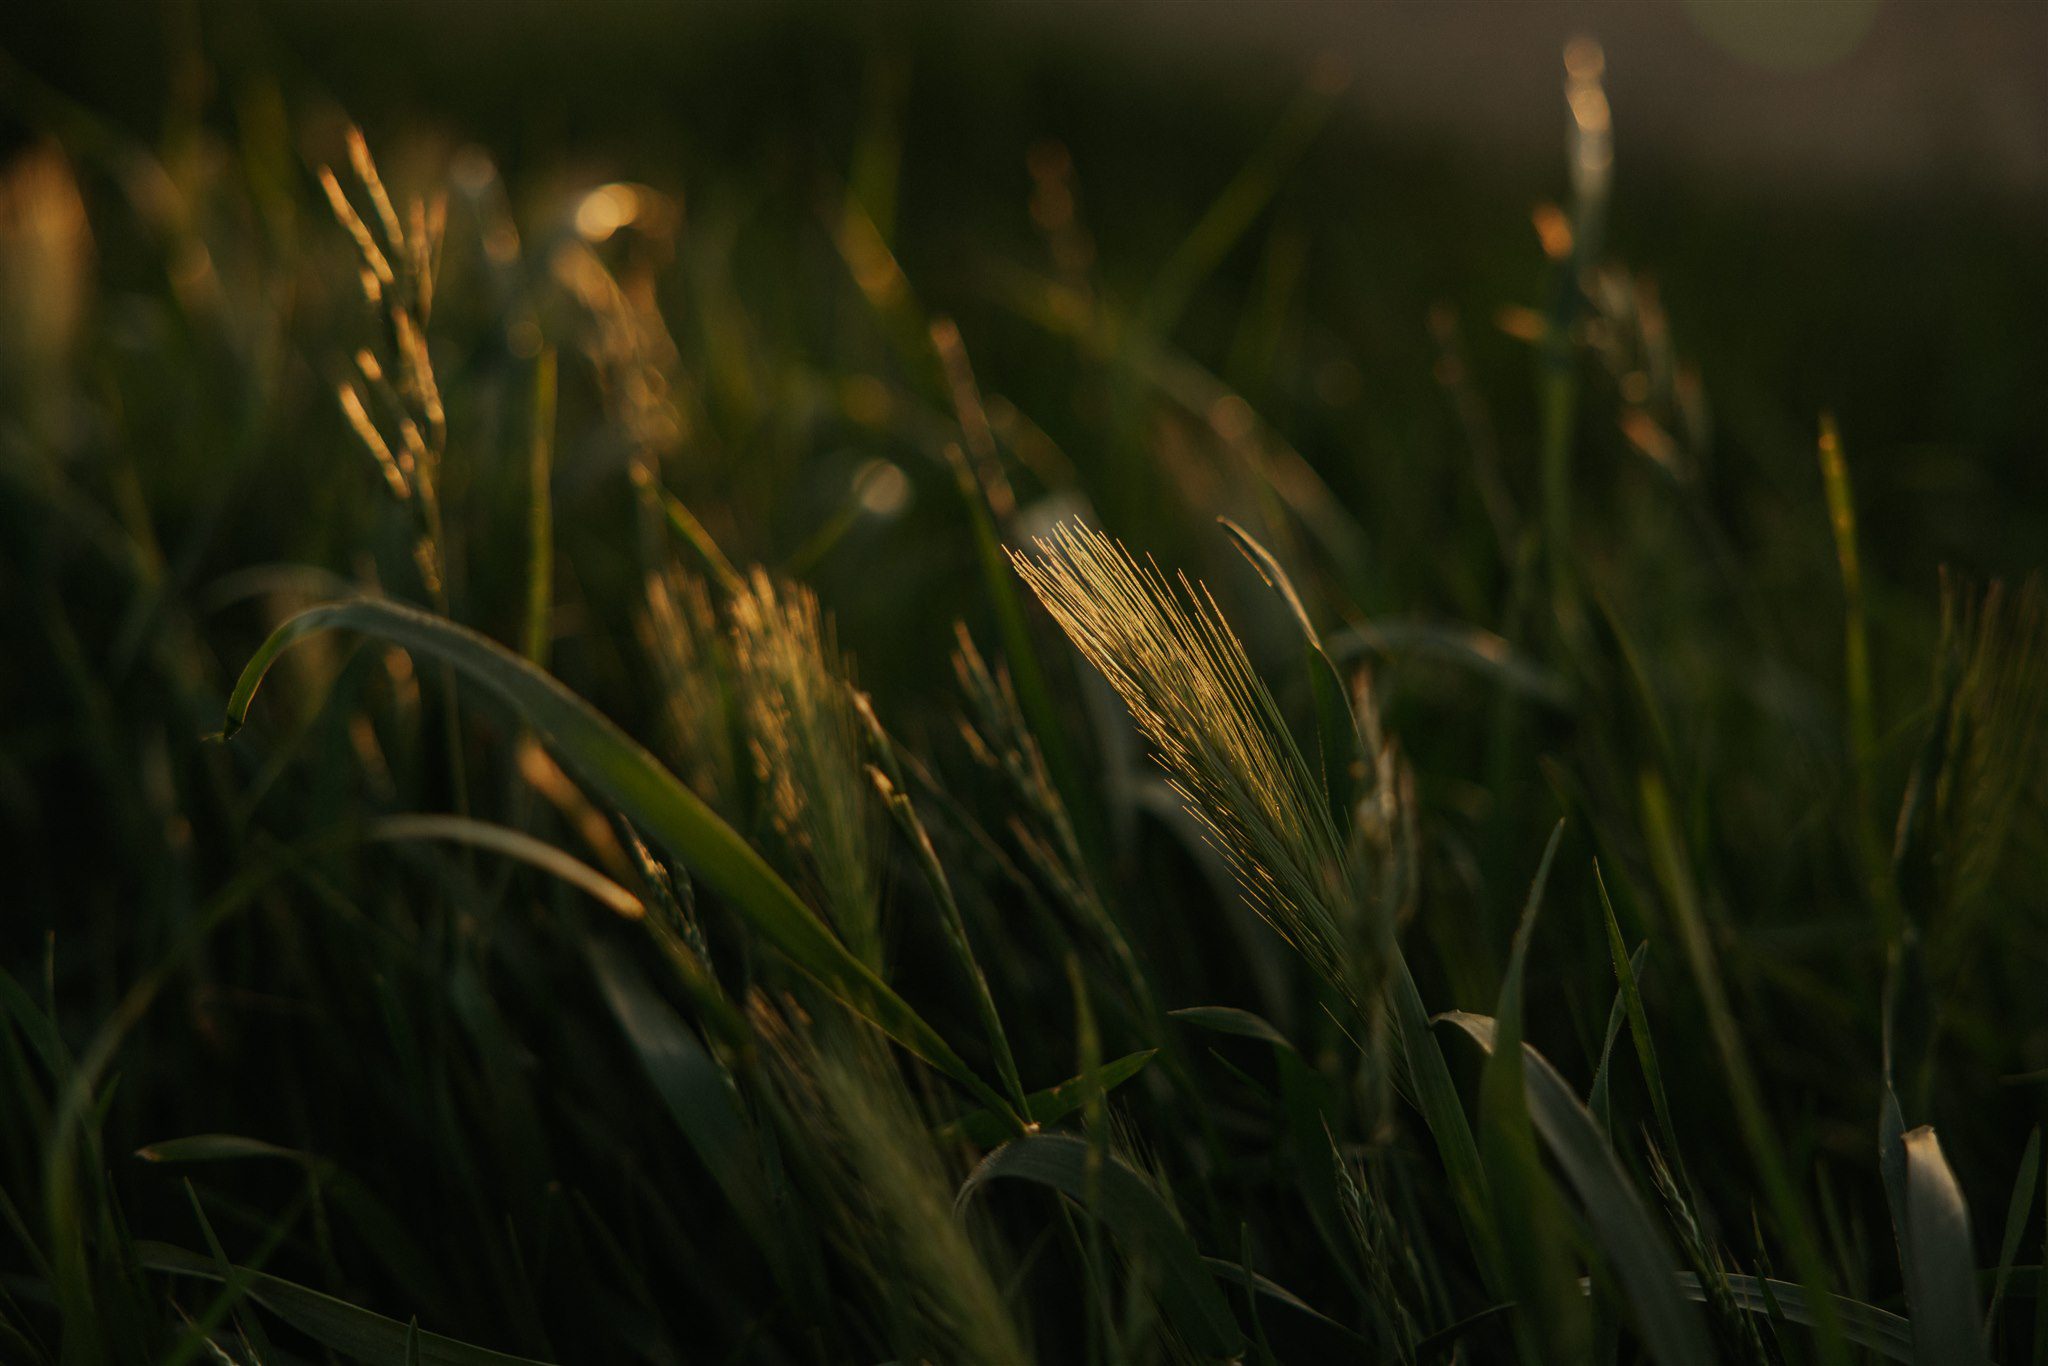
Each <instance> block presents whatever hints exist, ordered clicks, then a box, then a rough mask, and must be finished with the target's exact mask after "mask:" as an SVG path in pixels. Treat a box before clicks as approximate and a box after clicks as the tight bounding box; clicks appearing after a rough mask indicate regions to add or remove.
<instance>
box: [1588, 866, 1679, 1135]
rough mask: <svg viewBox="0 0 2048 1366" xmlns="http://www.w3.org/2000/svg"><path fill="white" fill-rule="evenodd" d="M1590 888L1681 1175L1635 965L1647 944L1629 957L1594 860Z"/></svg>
mask: <svg viewBox="0 0 2048 1366" xmlns="http://www.w3.org/2000/svg"><path fill="white" fill-rule="evenodd" d="M1593 885H1594V886H1595V887H1596V888H1597V889H1598V890H1599V892H1600V909H1601V911H1602V913H1603V914H1604V916H1605V918H1606V922H1607V953H1608V957H1609V959H1610V960H1611V961H1612V962H1613V964H1614V979H1615V982H1616V984H1617V985H1618V986H1619V987H1620V992H1621V1000H1622V1003H1623V1006H1624V1007H1625V1009H1626V1010H1627V1011H1628V1032H1629V1036H1630V1037H1631V1038H1632V1039H1634V1040H1635V1046H1636V1063H1637V1065H1638V1066H1639V1067H1641V1068H1642V1071H1643V1083H1644V1085H1645V1086H1646V1087H1647V1088H1648V1089H1649V1092H1650V1108H1651V1110H1652V1111H1654V1112H1655V1114H1656V1116H1657V1133H1658V1136H1659V1137H1660V1138H1661V1139H1662V1140H1663V1143H1664V1149H1665V1155H1666V1156H1667V1157H1668V1158H1669V1159H1670V1160H1671V1166H1672V1170H1673V1171H1674V1172H1677V1173H1679V1174H1680V1175H1681V1176H1682V1175H1683V1174H1684V1171H1685V1168H1684V1165H1683V1158H1682V1157H1681V1155H1680V1152H1679V1147H1678V1126H1677V1125H1676V1124H1674V1123H1673V1122H1672V1120H1671V1101H1670V1098H1669V1097H1668V1096H1667V1095H1666V1094H1665V1091H1664V1069H1663V1067H1662V1066H1661V1065H1660V1064H1659V1063H1658V1061H1657V1043H1656V1040H1655V1039H1653V1038H1651V1036H1650V1016H1649V1013H1648V1012H1647V1011H1645V1010H1644V1009H1643V993H1642V989H1641V978H1640V973H1641V969H1640V968H1639V967H1638V965H1637V964H1638V960H1640V959H1641V957H1642V955H1643V953H1644V951H1645V950H1647V949H1648V948H1649V943H1648V941H1645V942H1644V944H1643V945H1642V947H1641V948H1638V949H1637V950H1636V957H1635V959H1631V958H1630V957H1629V956H1628V951H1627V946H1626V945H1625V944H1624V943H1623V942H1622V938H1621V925H1620V923H1619V922H1618V921H1616V920H1615V918H1614V902H1613V901H1612V900H1610V899H1609V897H1608V895H1607V879H1606V878H1605V877H1603V876H1602V875H1601V872H1600V864H1599V862H1598V861H1597V860H1596V861H1595V862H1594V864H1593Z"/></svg>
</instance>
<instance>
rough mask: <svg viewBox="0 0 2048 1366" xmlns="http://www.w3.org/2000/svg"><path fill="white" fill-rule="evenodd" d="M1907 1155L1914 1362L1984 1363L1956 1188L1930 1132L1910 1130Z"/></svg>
mask: <svg viewBox="0 0 2048 1366" xmlns="http://www.w3.org/2000/svg"><path fill="white" fill-rule="evenodd" d="M1904 1143H1905V1147H1906V1227H1907V1229H1908V1230H1909V1231H1910V1233H1911V1245H1910V1250H1909V1255H1908V1257H1907V1261H1906V1305H1907V1308H1909V1309H1910V1310H1911V1311H1912V1314H1913V1359H1914V1361H1916V1362H1918V1363H1919V1364H1920V1366H1972V1363H1982V1362H1988V1361H1989V1360H1990V1358H1989V1357H1987V1356H1986V1355H1985V1352H1984V1334H1983V1320H1982V1319H1981V1318H1979V1317H1978V1314H1977V1278H1976V1271H1975V1267H1976V1260H1975V1255H1974V1253H1973V1252H1972V1251H1971V1247H1970V1210H1969V1206H1968V1205H1966V1204H1964V1202H1963V1192H1962V1187H1960V1186H1958V1185H1957V1184H1956V1176H1955V1172H1954V1171H1952V1170H1950V1168H1949V1165H1948V1159H1947V1158H1946V1157H1944V1156H1943V1155H1942V1151H1941V1140H1940V1139H1939V1138H1937V1137H1935V1134H1934V1130H1933V1128H1932V1127H1930V1126H1928V1125H1925V1124H1923V1125H1921V1126H1920V1127H1919V1128H1917V1129H1913V1130H1909V1131H1908V1132H1907V1133H1906V1135H1905V1138H1904Z"/></svg>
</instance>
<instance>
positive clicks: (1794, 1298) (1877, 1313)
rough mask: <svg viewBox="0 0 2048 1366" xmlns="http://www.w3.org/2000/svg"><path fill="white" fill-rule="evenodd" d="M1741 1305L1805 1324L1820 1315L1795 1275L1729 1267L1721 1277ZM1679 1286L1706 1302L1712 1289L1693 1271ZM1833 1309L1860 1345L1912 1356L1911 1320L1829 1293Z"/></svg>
mask: <svg viewBox="0 0 2048 1366" xmlns="http://www.w3.org/2000/svg"><path fill="white" fill-rule="evenodd" d="M1722 1279H1723V1280H1724V1281H1725V1282H1726V1284H1727V1286H1728V1292H1729V1294H1731V1295H1732V1296H1734V1298H1735V1304H1736V1307H1737V1308H1740V1309H1744V1310H1747V1311H1748V1312H1749V1313H1752V1314H1761V1315H1763V1316H1765V1317H1766V1318H1773V1319H1777V1318H1782V1319H1784V1320H1785V1321H1786V1322H1788V1323H1796V1324H1798V1325H1800V1326H1801V1327H1803V1328H1811V1327H1812V1326H1813V1325H1814V1320H1815V1318H1816V1315H1815V1314H1814V1311H1813V1308H1812V1307H1811V1306H1810V1305H1809V1304H1808V1303H1807V1299H1806V1287H1804V1286H1801V1285H1794V1284H1793V1283H1792V1282H1791V1281H1774V1280H1769V1279H1767V1278H1765V1277H1761V1276H1744V1275H1736V1274H1734V1273H1730V1274H1729V1275H1727V1276H1724V1277H1723V1278H1722ZM1678 1288H1679V1290H1680V1291H1681V1292H1682V1293H1683V1294H1684V1295H1685V1297H1686V1298H1687V1299H1689V1300H1692V1301H1695V1302H1696V1303H1700V1304H1705V1303H1706V1302H1707V1291H1706V1289H1705V1287H1703V1286H1702V1285H1701V1284H1700V1281H1699V1277H1697V1276H1695V1275H1693V1273H1692V1272H1690V1271H1682V1272H1680V1273H1679V1276H1678ZM1829 1298H1830V1300H1831V1301H1832V1303H1831V1304H1830V1305H1829V1313H1830V1315H1831V1316H1832V1317H1833V1318H1834V1320H1835V1321H1836V1322H1837V1323H1839V1324H1841V1325H1842V1336H1843V1337H1845V1338H1846V1339H1847V1340H1848V1341H1850V1342H1852V1343H1854V1344H1856V1345H1857V1346H1858V1347H1868V1348H1869V1349H1870V1350H1871V1351H1873V1352H1876V1353H1878V1354H1879V1355H1880V1356H1882V1357H1884V1358H1885V1359H1886V1360H1888V1361H1905V1362H1910V1361H1912V1360H1913V1329H1912V1325H1910V1324H1909V1323H1907V1322H1906V1320H1904V1319H1902V1318H1900V1317H1899V1316H1898V1315H1897V1314H1894V1313H1890V1312H1889V1311H1887V1310H1883V1309H1879V1308H1877V1307H1875V1306H1874V1305H1868V1304H1864V1303H1863V1302H1862V1301H1860V1300H1852V1299H1850V1298H1849V1297H1848V1296H1846V1295H1832V1296H1830V1297H1829Z"/></svg>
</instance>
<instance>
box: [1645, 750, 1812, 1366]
mask: <svg viewBox="0 0 2048 1366" xmlns="http://www.w3.org/2000/svg"><path fill="white" fill-rule="evenodd" d="M1642 803H1643V833H1644V835H1645V837H1646V839H1647V842H1648V844H1649V849H1650V863H1651V866H1652V867H1653V868H1654V869H1655V871H1656V875H1657V880H1658V882H1659V884H1660V885H1661V887H1662V889H1663V892H1664V896H1665V900H1666V901H1667V903H1668V905H1669V909H1670V911H1671V915H1672V918H1673V919H1674V920H1675V921H1676V922H1677V928H1678V938H1679V943H1680V944H1681V945H1682V946H1683V947H1684V949H1685V956H1686V962H1687V965H1688V966H1689V967H1690V968H1691V970H1692V977H1693V984H1694V986H1695V987H1696V988H1697V989H1698V991H1699V995H1700V1001H1701V1003H1702V1004H1703V1005H1704V1006H1705V1007H1706V1014H1707V1029H1708V1032H1709V1034H1710V1035H1711V1036H1712V1038H1713V1041H1714V1050H1715V1052H1716V1053H1718V1054H1719V1055H1720V1059H1721V1070H1722V1072H1723V1073H1724V1075H1725V1077H1726V1080H1727V1083H1728V1092H1729V1098H1730V1099H1731V1100H1732V1101H1733V1103H1734V1110H1735V1118H1736V1121H1737V1124H1738V1127H1739V1128H1740V1129H1741V1131H1742V1137H1743V1142H1744V1143H1745V1144H1746V1145H1747V1146H1748V1148H1749V1156H1750V1160H1751V1161H1752V1162H1754V1163H1755V1164H1756V1169H1757V1175H1758V1176H1759V1177H1760V1178H1761V1179H1762V1185H1763V1194H1764V1198H1765V1200H1766V1201H1767V1202H1768V1204H1769V1208H1770V1210H1771V1213H1772V1214H1774V1215H1775V1216H1776V1217H1777V1221H1778V1225H1779V1233H1780V1234H1781V1235H1782V1236H1783V1237H1784V1238H1785V1239H1786V1241H1787V1242H1788V1243H1789V1244H1790V1245H1791V1252H1792V1263H1793V1266H1794V1268H1795V1269H1796V1270H1797V1271H1798V1273H1799V1280H1800V1284H1802V1285H1804V1286H1805V1287H1806V1288H1807V1292H1808V1295H1807V1298H1808V1301H1809V1302H1810V1303H1812V1304H1813V1305H1814V1311H1815V1314H1816V1316H1817V1317H1816V1322H1815V1324H1814V1329H1815V1333H1816V1335H1817V1336H1818V1338H1819V1346H1820V1350H1821V1355H1822V1357H1823V1359H1824V1360H1827V1361H1830V1362H1841V1361H1843V1360H1844V1359H1845V1357H1846V1353H1844V1352H1843V1351H1842V1348H1841V1343H1842V1334H1841V1325H1840V1324H1839V1323H1837V1322H1835V1321H1834V1318H1833V1314H1834V1297H1833V1296H1832V1295H1831V1294H1830V1293H1829V1292H1828V1289H1827V1271H1828V1269H1827V1263H1826V1261H1824V1260H1823V1259H1822V1257H1821V1253H1820V1244H1819V1242H1818V1240H1817V1239H1816V1238H1815V1237H1814V1234H1813V1224H1812V1220H1811V1219H1809V1218H1808V1216H1807V1212H1806V1205H1805V1202H1804V1201H1803V1200H1802V1199H1801V1198H1800V1196H1799V1192H1798V1188H1797V1187H1796V1186H1795V1185H1794V1184H1793V1181H1792V1177H1791V1174H1790V1173H1789V1172H1788V1171H1787V1170H1786V1164H1785V1158H1784V1154H1783V1152H1782V1151H1781V1150H1780V1148H1779V1146H1778V1140H1777V1135H1776V1134H1775V1132H1774V1131H1773V1127H1772V1124H1771V1119H1770V1115H1769V1113H1768V1112H1767V1111H1766V1110H1765V1108H1764V1098H1763V1087H1762V1085H1761V1084H1760V1083H1759V1082H1758V1081H1757V1076H1756V1071H1755V1069H1754V1068H1752V1067H1751V1066H1750V1062H1749V1054H1748V1051H1747V1050H1746V1049H1745V1048H1744V1047H1743V1044H1742V1035H1741V1031H1740V1030H1739V1029H1738V1028H1737V1027H1736V1024H1735V1012H1734V1009H1733V1007H1732V1006H1731V1005H1730V1004H1729V1001H1728V991H1727V988H1726V987H1725V986H1724V985H1723V984H1722V980H1721V967H1720V962H1719V960H1718V958H1717V956H1716V954H1715V952H1714V945H1713V941H1712V939H1711V938H1710V937H1709V936H1708V932H1707V923H1706V915H1705V913H1704V911H1703V910H1702V909H1701V907H1700V904H1699V893H1698V890H1697V888H1696V887H1695V886H1694V883H1693V880H1692V873H1691V870H1690V868H1689V867H1688V866H1687V863H1686V858H1685V850H1684V846H1683V845H1682V844H1681V842H1680V840H1679V835H1678V827H1677V822H1676V820H1675V819H1674V817H1673V816H1672V812H1671V798H1670V794H1669V793H1668V792H1667V791H1666V789H1665V787H1664V783H1663V780H1662V779H1660V778H1658V777H1657V775H1656V774H1654V773H1650V772H1645V773H1644V774H1643V776H1642Z"/></svg>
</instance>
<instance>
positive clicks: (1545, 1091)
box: [1439, 1011, 1713, 1366]
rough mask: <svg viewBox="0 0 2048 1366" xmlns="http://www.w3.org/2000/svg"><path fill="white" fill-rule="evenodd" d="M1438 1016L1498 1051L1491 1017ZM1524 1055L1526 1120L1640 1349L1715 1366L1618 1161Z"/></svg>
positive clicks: (1553, 1076)
mask: <svg viewBox="0 0 2048 1366" xmlns="http://www.w3.org/2000/svg"><path fill="white" fill-rule="evenodd" d="M1439 1018H1440V1019H1442V1020H1444V1021H1445V1022H1447V1023H1449V1024H1453V1025H1456V1026H1457V1027H1458V1028H1459V1029H1462V1030H1464V1031H1465V1033H1467V1034H1469V1035H1470V1036H1471V1037H1472V1038H1473V1039H1474V1040H1475V1041H1476V1042H1477V1043H1478V1044H1479V1046H1480V1047H1481V1048H1484V1049H1486V1050H1487V1052H1488V1053H1489V1054H1493V1053H1495V1051H1496V1033H1497V1031H1496V1027H1495V1024H1494V1022H1493V1021H1492V1020H1490V1019H1488V1018H1486V1017H1485V1016H1483V1015H1470V1014H1466V1013H1465V1012H1463V1011H1451V1012H1449V1013H1447V1014H1445V1015H1442V1016H1440V1017H1439ZM1522 1054H1523V1069H1522V1074H1523V1079H1524V1083H1525V1085H1526V1087H1527V1092H1526V1094H1527V1096H1528V1103H1529V1117H1530V1119H1531V1120H1532V1121H1534V1124H1535V1127H1536V1131H1537V1132H1538V1133H1540V1134H1541V1135H1542V1136H1543V1140H1544V1142H1545V1144H1546V1145H1548V1147H1549V1148H1550V1153H1551V1156H1552V1157H1553V1158H1555V1159H1556V1161H1557V1164H1558V1167H1559V1168H1560V1169H1561V1170H1562V1171H1563V1172H1564V1175H1565V1179H1566V1180H1567V1181H1569V1182H1570V1183H1571V1185H1572V1188H1573V1190H1575V1191H1576V1192H1577V1193H1578V1196H1579V1201H1580V1204H1581V1206H1582V1207H1583V1208H1584V1210H1585V1215H1586V1220H1587V1222H1588V1223H1589V1224H1590V1225H1591V1226H1592V1229H1593V1233H1594V1236H1595V1237H1596V1238H1597V1239H1598V1240H1599V1242H1600V1246H1601V1249H1602V1250H1603V1251H1604V1252H1605V1253H1606V1255H1607V1260H1608V1264H1609V1266H1610V1268H1611V1269H1612V1271H1613V1273H1614V1277H1615V1279H1616V1280H1617V1281H1619V1282H1620V1284H1621V1286H1622V1288H1623V1289H1624V1290H1625V1291H1626V1292H1627V1304H1628V1308H1629V1311H1630V1313H1631V1316H1632V1317H1633V1320H1634V1323H1635V1327H1636V1331H1637V1333H1638V1334H1639V1335H1640V1336H1641V1337H1642V1340H1643V1345H1644V1346H1645V1347H1646V1348H1647V1349H1648V1350H1649V1352H1650V1355H1651V1356H1652V1357H1653V1358H1654V1359H1655V1360H1656V1361H1658V1362H1660V1363H1663V1366H1712V1363H1713V1354H1712V1352H1711V1350H1710V1348H1709V1346H1708V1344H1709V1342H1710V1341H1711V1339H1710V1338H1709V1336H1708V1334H1707V1326H1706V1323H1705V1321H1704V1320H1703V1319H1701V1317H1700V1315H1699V1313H1698V1312H1697V1311H1696V1310H1694V1309H1693V1308H1692V1307H1691V1305H1689V1304H1687V1303H1686V1302H1685V1299H1684V1297H1683V1296H1682V1295H1680V1294H1679V1289H1678V1286H1679V1280H1678V1278H1679V1274H1680V1273H1679V1269H1678V1261H1677V1258H1676V1257H1675V1255H1674V1254H1673V1252H1672V1250H1671V1244H1670V1242H1669V1240H1668V1239H1666V1237H1665V1236H1664V1234H1663V1232H1662V1231H1661V1230H1660V1229H1659V1228H1658V1227H1657V1225H1656V1224H1655V1222H1654V1221H1653V1220H1652V1219H1651V1217H1650V1211H1649V1208H1648V1207H1647V1206H1646V1205H1645V1204H1644V1203H1643V1199H1642V1196H1641V1195H1640V1194H1638V1193H1637V1191H1636V1189H1635V1185H1634V1183H1633V1182H1631V1181H1630V1180H1629V1178H1628V1173H1627V1172H1626V1171H1625V1170H1624V1169H1623V1168H1622V1165H1621V1159H1620V1158H1618V1157H1616V1156H1615V1153H1614V1149H1613V1148H1611V1147H1610V1146H1608V1143H1607V1140H1606V1138H1605V1136H1603V1135H1602V1134H1601V1132H1600V1126H1599V1125H1598V1124H1596V1123H1595V1122H1594V1120H1593V1116H1592V1115H1591V1114H1590V1113H1589V1112H1588V1111H1587V1110H1586V1107H1585V1106H1583V1105H1581V1104H1580V1103H1579V1099H1578V1097H1577V1096H1576V1095H1574V1094H1573V1093H1572V1088H1571V1084H1570V1083H1569V1082H1567V1081H1565V1079H1564V1078H1563V1077H1562V1076H1560V1075H1559V1074H1558V1071H1557V1069H1556V1068H1554V1067H1552V1066H1551V1065H1550V1061H1549V1059H1547V1058H1545V1057H1544V1056H1543V1055H1542V1054H1541V1053H1538V1052H1537V1051H1536V1050H1535V1049H1534V1048H1531V1047H1530V1046H1529V1045H1528V1044H1523V1045H1522Z"/></svg>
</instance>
